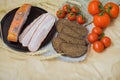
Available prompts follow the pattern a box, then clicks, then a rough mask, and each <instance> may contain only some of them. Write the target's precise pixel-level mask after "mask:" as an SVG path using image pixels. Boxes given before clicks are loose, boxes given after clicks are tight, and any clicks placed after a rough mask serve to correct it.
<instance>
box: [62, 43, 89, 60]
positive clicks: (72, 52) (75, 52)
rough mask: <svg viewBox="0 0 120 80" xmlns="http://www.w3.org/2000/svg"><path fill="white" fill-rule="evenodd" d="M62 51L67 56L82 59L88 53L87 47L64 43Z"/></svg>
mask: <svg viewBox="0 0 120 80" xmlns="http://www.w3.org/2000/svg"><path fill="white" fill-rule="evenodd" d="M61 50H62V51H63V53H64V55H65V56H69V57H73V58H74V57H80V56H82V55H83V54H85V53H86V51H87V46H83V45H76V44H70V43H62V44H61Z"/></svg>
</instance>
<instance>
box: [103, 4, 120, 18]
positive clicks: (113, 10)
mask: <svg viewBox="0 0 120 80" xmlns="http://www.w3.org/2000/svg"><path fill="white" fill-rule="evenodd" d="M104 8H105V9H106V11H107V12H108V14H109V15H110V16H111V17H112V18H116V17H117V16H118V14H119V6H118V5H117V4H115V3H113V2H108V3H107V4H106V5H105V6H104Z"/></svg>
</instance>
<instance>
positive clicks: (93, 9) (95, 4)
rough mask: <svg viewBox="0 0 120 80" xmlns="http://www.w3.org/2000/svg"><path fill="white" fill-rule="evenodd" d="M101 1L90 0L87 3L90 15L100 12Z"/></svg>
mask: <svg viewBox="0 0 120 80" xmlns="http://www.w3.org/2000/svg"><path fill="white" fill-rule="evenodd" d="M100 7H102V3H101V2H100V1H99V0H92V1H91V2H90V3H89V5H88V12H89V13H90V14H91V15H96V14H99V13H100V12H101V8H100Z"/></svg>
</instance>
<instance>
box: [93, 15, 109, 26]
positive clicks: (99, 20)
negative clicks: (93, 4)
mask: <svg viewBox="0 0 120 80" xmlns="http://www.w3.org/2000/svg"><path fill="white" fill-rule="evenodd" d="M93 23H94V25H95V26H97V27H101V28H106V27H107V26H108V25H109V24H110V16H109V15H108V14H107V13H101V14H97V15H95V16H94V19H93Z"/></svg>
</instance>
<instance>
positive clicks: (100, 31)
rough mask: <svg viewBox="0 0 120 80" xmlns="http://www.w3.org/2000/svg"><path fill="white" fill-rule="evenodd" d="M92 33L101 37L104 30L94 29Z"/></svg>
mask: <svg viewBox="0 0 120 80" xmlns="http://www.w3.org/2000/svg"><path fill="white" fill-rule="evenodd" d="M92 32H93V33H95V34H97V35H101V34H102V33H103V30H102V29H101V28H100V27H94V28H93V29H92Z"/></svg>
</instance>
